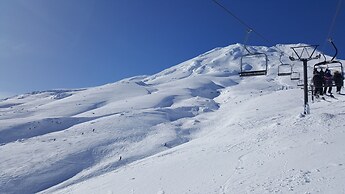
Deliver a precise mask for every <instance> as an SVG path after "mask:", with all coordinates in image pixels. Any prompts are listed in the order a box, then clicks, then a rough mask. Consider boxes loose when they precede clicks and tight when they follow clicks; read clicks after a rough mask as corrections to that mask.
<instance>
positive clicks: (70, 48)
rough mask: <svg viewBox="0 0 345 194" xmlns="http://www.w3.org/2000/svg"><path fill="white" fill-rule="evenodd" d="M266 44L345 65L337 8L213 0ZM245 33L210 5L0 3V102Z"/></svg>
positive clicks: (161, 0) (153, 68)
mask: <svg viewBox="0 0 345 194" xmlns="http://www.w3.org/2000/svg"><path fill="white" fill-rule="evenodd" d="M218 1H219V2H220V3H222V4H223V5H224V6H225V7H227V8H228V9H229V10H231V11H232V12H233V13H234V14H236V15H237V16H238V17H239V18H241V19H242V20H243V21H245V22H246V23H247V24H248V25H250V26H251V27H252V28H253V29H255V30H256V31H257V32H259V33H260V34H262V35H263V36H264V37H265V38H267V39H269V41H270V43H268V42H266V41H264V40H262V39H261V38H259V37H257V36H255V34H253V35H252V36H251V37H250V39H249V41H248V43H247V44H249V45H264V46H272V45H275V44H284V43H308V44H320V47H321V48H322V50H324V51H325V52H326V53H327V54H330V55H331V54H332V53H333V50H330V48H331V47H330V46H329V45H328V44H327V43H326V39H327V37H328V34H329V33H330V29H333V30H332V31H331V33H330V34H331V37H332V38H333V39H334V41H335V43H336V44H337V46H338V48H339V52H340V53H339V55H338V58H341V59H344V58H345V37H344V35H345V27H344V24H345V10H344V8H345V5H344V4H345V2H342V6H341V9H340V11H339V14H338V17H337V20H336V22H335V25H334V27H333V28H331V24H332V20H333V17H334V15H335V12H336V9H337V5H338V2H339V0H285V1H281V0H264V1H256V0H218ZM246 30H247V29H246V28H245V27H244V26H243V25H241V24H240V23H239V22H238V21H237V20H235V19H234V18H233V17H231V16H230V15H228V14H227V13H226V12H225V11H224V10H222V8H220V7H219V6H217V5H216V4H215V3H214V2H212V0H0V96H1V95H2V96H4V95H9V94H19V93H24V92H30V91H36V90H47V89H57V88H81V87H91V86H97V85H102V84H106V83H110V82H115V81H118V80H120V79H123V78H127V77H131V76H135V75H144V74H149V75H151V74H154V73H157V72H159V71H161V70H164V69H166V68H168V67H171V66H174V65H176V64H178V63H180V62H183V61H185V60H188V59H190V58H193V57H195V56H197V55H199V54H202V53H204V52H206V51H208V50H211V49H213V48H215V47H223V46H227V45H230V44H234V43H243V41H244V37H245V31H246Z"/></svg>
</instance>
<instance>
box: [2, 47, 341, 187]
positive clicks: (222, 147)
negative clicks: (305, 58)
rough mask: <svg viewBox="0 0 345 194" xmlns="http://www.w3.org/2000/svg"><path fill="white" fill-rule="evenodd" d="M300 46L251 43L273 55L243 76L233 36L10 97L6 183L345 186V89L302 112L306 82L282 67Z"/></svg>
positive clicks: (5, 105)
mask: <svg viewBox="0 0 345 194" xmlns="http://www.w3.org/2000/svg"><path fill="white" fill-rule="evenodd" d="M291 46H292V45H277V46H276V47H271V48H268V47H263V46H253V47H250V48H249V49H251V51H253V52H264V53H266V54H267V55H268V59H269V62H268V67H269V68H268V75H267V76H258V77H245V78H244V77H239V76H238V72H239V69H240V65H239V63H240V58H241V56H243V55H244V54H246V51H245V49H244V48H243V46H242V45H240V44H235V45H230V46H228V47H224V48H216V49H213V50H211V51H209V52H207V53H205V54H202V55H199V56H197V57H195V58H193V59H191V60H188V61H186V62H183V63H181V64H179V65H176V66H173V67H171V68H169V69H166V70H164V71H162V72H160V73H158V74H155V75H152V76H137V77H132V78H128V79H124V80H121V81H118V82H116V83H111V84H107V85H103V86H99V87H92V88H84V89H75V90H67V89H66V90H51V91H42V92H32V93H30V94H24V95H19V96H14V97H11V98H7V99H4V100H2V101H1V102H0V193H35V192H42V193H55V192H56V193H116V194H118V193H120V194H122V193H123V194H128V193H139V194H143V193H145V194H146V193H147V194H151V193H159V194H163V193H166V194H168V193H176V194H180V193H218V194H219V193H220V194H223V193H287V192H292V193H316V192H319V193H345V186H344V184H343V183H344V182H345V152H344V148H345V143H344V142H345V141H344V139H345V105H344V101H345V96H342V95H337V96H336V98H326V100H322V101H317V102H314V103H310V106H311V114H310V115H307V116H306V117H301V115H300V113H301V112H302V111H303V90H301V89H300V88H299V87H297V85H296V84H297V81H294V80H291V79H290V77H289V76H285V77H279V76H277V70H278V66H279V65H280V64H281V63H280V62H279V57H280V54H281V51H283V52H285V53H291V49H290V47H291ZM278 48H279V50H278ZM251 60H257V59H255V58H253V59H251ZM281 60H282V62H283V63H291V62H290V60H289V59H288V56H287V55H283V57H282V59H281ZM252 62H253V64H255V63H260V61H252ZM315 62H319V61H317V60H316V61H312V62H310V67H309V71H310V74H311V72H312V66H313V63H315ZM293 69H294V71H296V72H301V71H302V64H301V62H298V61H294V62H293Z"/></svg>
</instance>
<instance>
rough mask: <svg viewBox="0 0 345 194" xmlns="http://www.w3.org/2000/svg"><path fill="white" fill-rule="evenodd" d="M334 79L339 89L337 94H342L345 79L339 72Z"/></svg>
mask: <svg viewBox="0 0 345 194" xmlns="http://www.w3.org/2000/svg"><path fill="white" fill-rule="evenodd" d="M333 79H334V83H335V86H336V87H337V93H338V94H340V90H341V87H342V86H343V85H344V77H343V75H342V74H341V73H340V72H339V71H335V72H334V76H333Z"/></svg>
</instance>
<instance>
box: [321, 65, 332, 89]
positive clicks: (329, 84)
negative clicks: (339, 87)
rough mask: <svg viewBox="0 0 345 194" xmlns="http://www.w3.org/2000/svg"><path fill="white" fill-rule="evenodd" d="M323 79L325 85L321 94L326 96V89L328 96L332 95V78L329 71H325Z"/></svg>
mask: <svg viewBox="0 0 345 194" xmlns="http://www.w3.org/2000/svg"><path fill="white" fill-rule="evenodd" d="M323 78H324V84H325V88H324V90H323V93H324V94H326V92H327V88H328V94H329V95H332V85H333V76H332V74H331V70H329V69H326V71H325V75H324V76H323Z"/></svg>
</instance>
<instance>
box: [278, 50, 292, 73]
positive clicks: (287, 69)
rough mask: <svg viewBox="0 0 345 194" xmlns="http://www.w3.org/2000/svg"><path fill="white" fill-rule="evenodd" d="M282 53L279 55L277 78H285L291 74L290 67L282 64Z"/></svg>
mask: <svg viewBox="0 0 345 194" xmlns="http://www.w3.org/2000/svg"><path fill="white" fill-rule="evenodd" d="M282 56H283V53H281V54H280V57H279V61H280V65H279V66H278V76H287V75H291V74H292V65H290V64H286V63H283V62H282Z"/></svg>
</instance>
